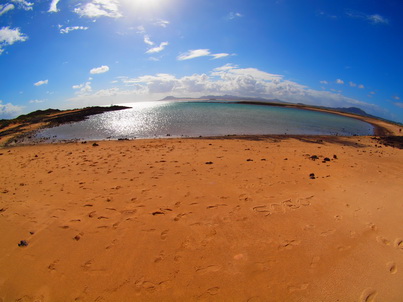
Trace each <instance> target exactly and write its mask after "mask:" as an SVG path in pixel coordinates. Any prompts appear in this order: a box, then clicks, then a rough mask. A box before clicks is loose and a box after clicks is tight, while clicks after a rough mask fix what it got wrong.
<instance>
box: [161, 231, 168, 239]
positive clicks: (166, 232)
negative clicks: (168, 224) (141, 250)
mask: <svg viewBox="0 0 403 302" xmlns="http://www.w3.org/2000/svg"><path fill="white" fill-rule="evenodd" d="M168 232H169V230H165V231H163V232H162V233H161V236H160V237H161V240H165V239H167V236H168Z"/></svg>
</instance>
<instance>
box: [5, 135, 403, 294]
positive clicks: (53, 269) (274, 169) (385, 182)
mask: <svg viewBox="0 0 403 302" xmlns="http://www.w3.org/2000/svg"><path fill="white" fill-rule="evenodd" d="M318 139H321V141H320V140H319V141H318ZM0 153H1V155H0V172H1V173H0V178H1V181H0V229H1V230H2V231H1V236H0V301H2V302H8V301H199V300H201V301H402V299H403V298H402V297H403V287H402V284H403V226H402V225H403V224H402V213H403V200H402V196H403V186H402V179H403V177H402V176H403V161H402V155H403V151H402V150H399V149H396V148H392V147H385V146H380V145H379V143H378V142H377V141H376V140H373V139H371V138H370V137H352V138H318V137H311V138H307V137H305V138H304V137H300V138H287V139H285V138H275V137H274V138H264V137H245V138H221V139H166V140H136V141H115V142H99V146H96V147H93V146H92V143H87V144H81V143H72V144H60V145H37V146H25V147H15V148H11V149H0ZM312 155H317V156H318V157H319V160H315V161H314V160H312V159H310V156H312ZM333 155H336V156H337V159H334V158H333ZM325 157H328V158H329V159H330V161H327V162H325V163H323V162H322V161H323V159H324V158H325ZM311 173H314V174H315V179H310V177H309V175H310V174H311ZM21 240H26V241H27V242H28V246H26V247H19V246H18V243H19V242H20V241H21Z"/></svg>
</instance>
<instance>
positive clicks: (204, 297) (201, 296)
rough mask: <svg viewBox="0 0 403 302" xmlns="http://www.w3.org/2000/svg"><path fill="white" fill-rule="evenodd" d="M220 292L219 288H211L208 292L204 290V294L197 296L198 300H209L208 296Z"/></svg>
mask: <svg viewBox="0 0 403 302" xmlns="http://www.w3.org/2000/svg"><path fill="white" fill-rule="evenodd" d="M219 292H220V288H219V287H218V286H216V287H211V288H209V289H208V290H206V291H205V292H204V293H202V294H201V295H200V296H198V300H204V299H208V300H209V299H210V298H209V297H210V296H215V295H217V294H218V293H219Z"/></svg>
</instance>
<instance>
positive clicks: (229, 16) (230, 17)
mask: <svg viewBox="0 0 403 302" xmlns="http://www.w3.org/2000/svg"><path fill="white" fill-rule="evenodd" d="M241 17H243V15H242V14H240V13H237V12H230V13H229V14H228V15H227V19H228V20H233V19H235V18H241Z"/></svg>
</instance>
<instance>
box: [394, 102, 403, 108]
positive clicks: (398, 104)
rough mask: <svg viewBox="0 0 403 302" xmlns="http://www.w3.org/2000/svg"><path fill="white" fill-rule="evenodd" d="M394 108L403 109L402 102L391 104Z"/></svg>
mask: <svg viewBox="0 0 403 302" xmlns="http://www.w3.org/2000/svg"><path fill="white" fill-rule="evenodd" d="M393 104H394V105H395V106H397V107H399V108H402V109H403V103H402V102H394V103H393Z"/></svg>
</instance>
